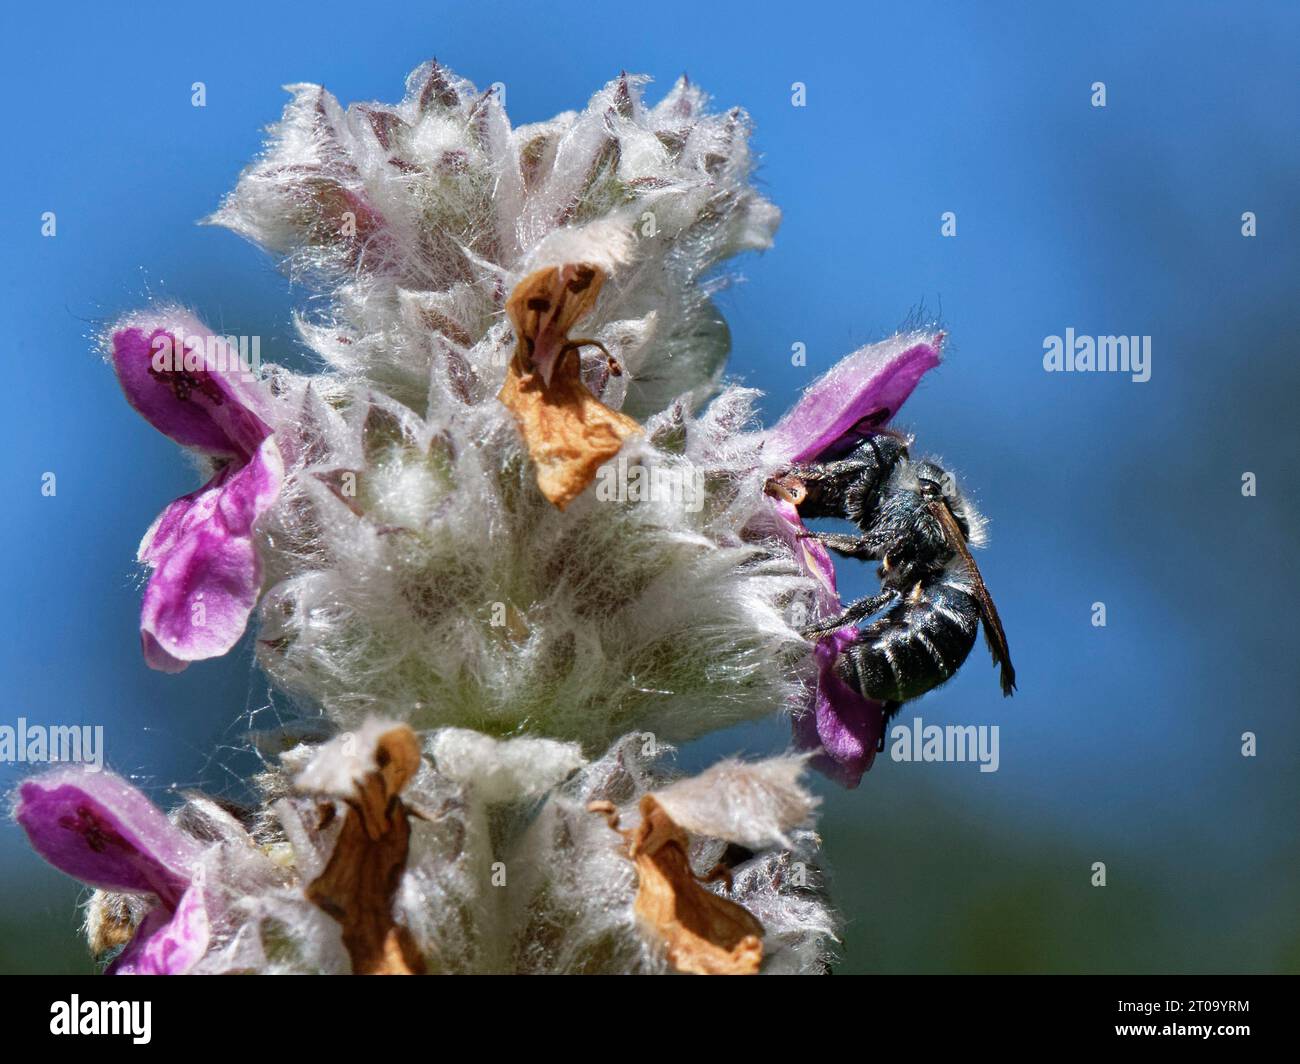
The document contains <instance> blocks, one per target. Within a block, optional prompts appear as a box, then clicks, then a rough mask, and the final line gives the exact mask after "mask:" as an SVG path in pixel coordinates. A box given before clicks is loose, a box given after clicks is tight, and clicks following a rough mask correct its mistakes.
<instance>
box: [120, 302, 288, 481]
mask: <svg viewBox="0 0 1300 1064" xmlns="http://www.w3.org/2000/svg"><path fill="white" fill-rule="evenodd" d="M112 357H113V366H114V368H115V369H116V370H117V377H118V381H119V382H120V383H121V385H122V391H123V392H124V393H125V394H126V398H127V401H128V402H129V403H130V404H131V405H132V406H133V407H135V409H136V410H138V411H139V412H140V414H141V415H142V416H143V417H144V418H145V420H146V421H148V422H149V424H151V425H153V427H154V428H156V429H157V430H158V431H159V432H162V433H163V434H164V435H167V436H170V437H171V438H172V439H173V440H175V441H176V442H177V443H180V444H183V445H184V446H186V447H197V448H198V449H200V450H202V451H205V452H207V453H209V454H213V455H225V456H230V457H237V458H246V457H248V456H249V455H250V454H252V453H253V451H255V450H256V449H257V447H258V445H259V444H260V443H261V442H262V440H264V439H265V438H266V437H267V436H269V435H270V433H271V429H270V427H269V426H268V425H267V423H266V421H265V420H264V417H265V416H266V412H267V411H266V401H265V397H264V395H263V393H262V389H261V386H260V385H259V384H258V383H257V382H256V381H255V380H253V379H251V373H248V372H246V370H245V369H244V368H243V367H242V365H241V363H240V361H239V355H238V352H237V351H236V350H235V349H234V348H232V347H231V346H230V345H229V344H228V343H226V341H225V340H224V339H222V338H220V337H217V336H215V335H214V334H213V333H212V332H211V331H210V330H209V329H207V328H205V327H204V325H203V324H202V323H201V322H200V321H199V320H198V319H197V318H195V317H193V316H192V315H189V314H185V313H183V312H181V311H176V310H170V311H162V312H160V313H158V314H156V315H152V316H137V317H134V318H130V319H128V320H127V321H125V322H123V323H122V325H121V326H119V328H118V329H116V330H115V331H114V332H113V334H112Z"/></svg>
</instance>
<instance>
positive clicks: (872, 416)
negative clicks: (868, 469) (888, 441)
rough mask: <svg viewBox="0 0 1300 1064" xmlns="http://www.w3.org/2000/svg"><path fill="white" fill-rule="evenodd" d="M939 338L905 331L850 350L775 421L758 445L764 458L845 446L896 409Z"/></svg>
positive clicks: (927, 365) (804, 458)
mask: <svg viewBox="0 0 1300 1064" xmlns="http://www.w3.org/2000/svg"><path fill="white" fill-rule="evenodd" d="M942 342H943V334H942V333H938V334H934V335H927V336H924V337H923V336H922V334H918V333H910V334H906V335H899V336H895V337H893V338H892V339H890V340H885V341H883V342H882V343H878V344H871V345H869V346H867V347H863V348H860V349H858V350H857V351H855V352H853V354H851V355H849V356H848V357H847V358H845V359H843V360H842V361H840V362H838V363H837V364H836V365H835V366H834V367H832V368H831V369H830V370H829V371H828V372H827V373H825V374H823V375H822V376H821V377H819V378H818V379H817V380H815V381H814V382H813V383H812V384H810V385H809V386H808V388H807V389H806V390H805V391H804V393H803V396H802V398H800V400H799V402H798V403H796V404H795V406H794V409H793V410H791V411H790V412H789V413H788V414H786V415H785V417H783V418H782V419H781V420H780V421H779V422H777V424H776V427H775V428H773V429H772V431H771V432H770V433H768V436H767V440H766V442H765V444H764V449H765V452H766V454H767V457H768V458H769V459H772V460H774V461H777V462H783V463H790V462H811V461H815V460H817V459H818V458H822V457H824V456H828V455H833V454H835V453H836V452H838V451H841V450H844V449H847V448H848V447H849V446H851V445H852V443H853V442H854V441H855V440H857V439H859V438H861V437H862V436H865V435H867V431H866V430H867V429H868V428H870V427H875V426H878V425H883V424H884V423H885V422H887V421H889V420H890V419H891V418H892V417H893V416H894V415H895V414H896V413H898V408H899V407H900V406H902V405H903V403H904V402H905V401H906V399H907V397H908V396H909V395H911V394H912V390H913V389H914V388H915V387H916V384H917V382H918V381H919V380H920V379H921V377H922V375H923V374H924V373H925V372H926V370H929V369H932V368H934V367H935V366H937V365H938V364H939V347H940V345H941V344H942Z"/></svg>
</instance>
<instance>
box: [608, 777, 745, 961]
mask: <svg viewBox="0 0 1300 1064" xmlns="http://www.w3.org/2000/svg"><path fill="white" fill-rule="evenodd" d="M589 808H590V809H591V810H592V812H598V813H604V814H605V815H606V816H607V817H608V818H609V822H610V826H611V827H613V828H615V829H617V828H618V817H617V815H616V814H615V813H614V807H613V806H612V805H611V804H610V803H608V802H593V803H592V804H591V806H589ZM623 835H624V837H625V838H626V839H627V852H628V856H629V857H630V858H631V859H632V860H633V861H635V862H636V870H637V880H638V887H637V893H636V904H635V910H636V914H637V916H638V917H640V918H641V920H642V921H643V923H644V924H645V925H646V926H647V927H648V928H650V929H651V930H652V931H653V933H654V934H655V935H656V936H657V937H659V938H660V939H661V940H662V941H663V943H664V947H665V952H666V955H667V958H668V963H669V964H671V965H672V966H673V967H674V968H675V969H676V970H677V971H679V972H685V973H687V974H690V975H756V974H758V969H759V966H760V965H761V964H762V963H763V925H762V924H760V923H759V922H758V920H756V919H755V918H754V916H753V915H752V914H751V913H750V912H749V910H748V909H746V908H744V906H741V905H738V904H736V903H735V902H734V901H730V900H728V899H727V898H724V897H722V896H720V895H718V894H714V893H713V892H712V891H711V890H707V889H705V887H704V886H702V885H701V880H700V878H699V877H697V876H696V875H695V873H694V871H692V869H691V862H690V858H689V856H688V852H687V847H688V845H689V839H688V838H687V835H686V832H685V831H683V830H682V829H681V828H680V827H678V826H677V824H675V823H674V822H673V819H672V818H671V817H670V816H669V815H668V813H667V812H666V811H665V810H664V808H663V806H661V805H660V804H659V802H658V800H657V799H656V798H655V796H654V795H653V794H647V795H646V796H645V797H643V798H642V799H641V824H640V826H638V827H637V828H636V829H635V830H634V831H625V832H623ZM718 875H723V876H726V875H727V873H726V872H725V870H722V871H719V870H717V869H715V871H714V873H710V875H709V876H706V877H705V879H704V881H703V882H708V881H709V880H710V879H713V878H717V876H718ZM728 878H729V877H728Z"/></svg>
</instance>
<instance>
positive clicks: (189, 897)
mask: <svg viewBox="0 0 1300 1064" xmlns="http://www.w3.org/2000/svg"><path fill="white" fill-rule="evenodd" d="M211 938H212V928H211V923H210V921H209V919H208V909H207V900H206V898H205V897H204V892H203V883H202V881H201V878H200V879H198V880H196V881H195V882H194V884H193V885H191V886H190V888H189V889H188V890H187V891H185V893H184V894H183V895H182V896H181V899H180V902H179V903H178V904H177V906H176V909H175V911H172V910H170V909H168V908H166V907H165V906H159V907H157V908H155V909H153V910H151V911H150V912H149V913H148V914H147V915H146V916H145V918H144V919H143V920H142V921H141V922H140V926H139V927H138V928H136V931H135V935H134V937H133V938H132V939H131V941H130V942H128V943H127V945H126V948H125V949H124V950H122V952H121V953H120V954H118V956H117V959H116V960H114V961H113V963H112V964H110V965H109V967H108V971H107V972H106V974H107V975H184V974H185V973H186V972H187V971H189V970H190V969H191V968H193V967H194V965H195V964H197V963H198V962H199V961H200V960H202V959H203V955H204V954H205V953H207V951H208V943H209V942H210V941H211Z"/></svg>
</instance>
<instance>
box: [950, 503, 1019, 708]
mask: <svg viewBox="0 0 1300 1064" xmlns="http://www.w3.org/2000/svg"><path fill="white" fill-rule="evenodd" d="M930 512H931V513H932V514H933V515H934V517H935V519H936V520H937V521H938V522H939V525H940V527H941V528H942V529H943V534H944V537H945V538H946V539H947V540H948V545H949V546H950V547H952V549H953V550H954V551H956V552H957V553H958V554H959V555H961V559H962V562H963V563H964V564H965V566H966V572H967V573H968V574H969V576H970V580H971V584H972V585H973V587H974V591H975V598H976V600H977V601H978V602H979V604H980V614H981V616H982V617H983V618H984V640H985V642H987V643H988V645H989V651H990V652H991V653H992V655H993V664H995V665H997V666H998V668H999V670H1000V678H1001V681H1002V693H1003V694H1004V695H1009V694H1011V692H1012V691H1014V690H1015V689H1016V670H1015V668H1014V667H1013V666H1012V664H1011V651H1010V649H1009V648H1008V647H1007V633H1006V632H1004V631H1003V630H1002V618H1001V617H999V616H998V608H997V607H996V606H995V605H993V596H992V595H990V594H989V589H988V588H987V587H985V586H984V577H983V576H982V575H981V574H980V568H979V566H978V565H976V564H975V559H974V558H973V557H972V556H971V552H970V548H969V547H967V546H966V537H965V536H964V535H962V531H961V526H960V525H959V524H957V519H956V518H955V517H953V515H952V511H951V510H949V509H948V506H947V504H946V503H945V502H943V500H941V499H939V500H935V501H934V502H932V503H930Z"/></svg>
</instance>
